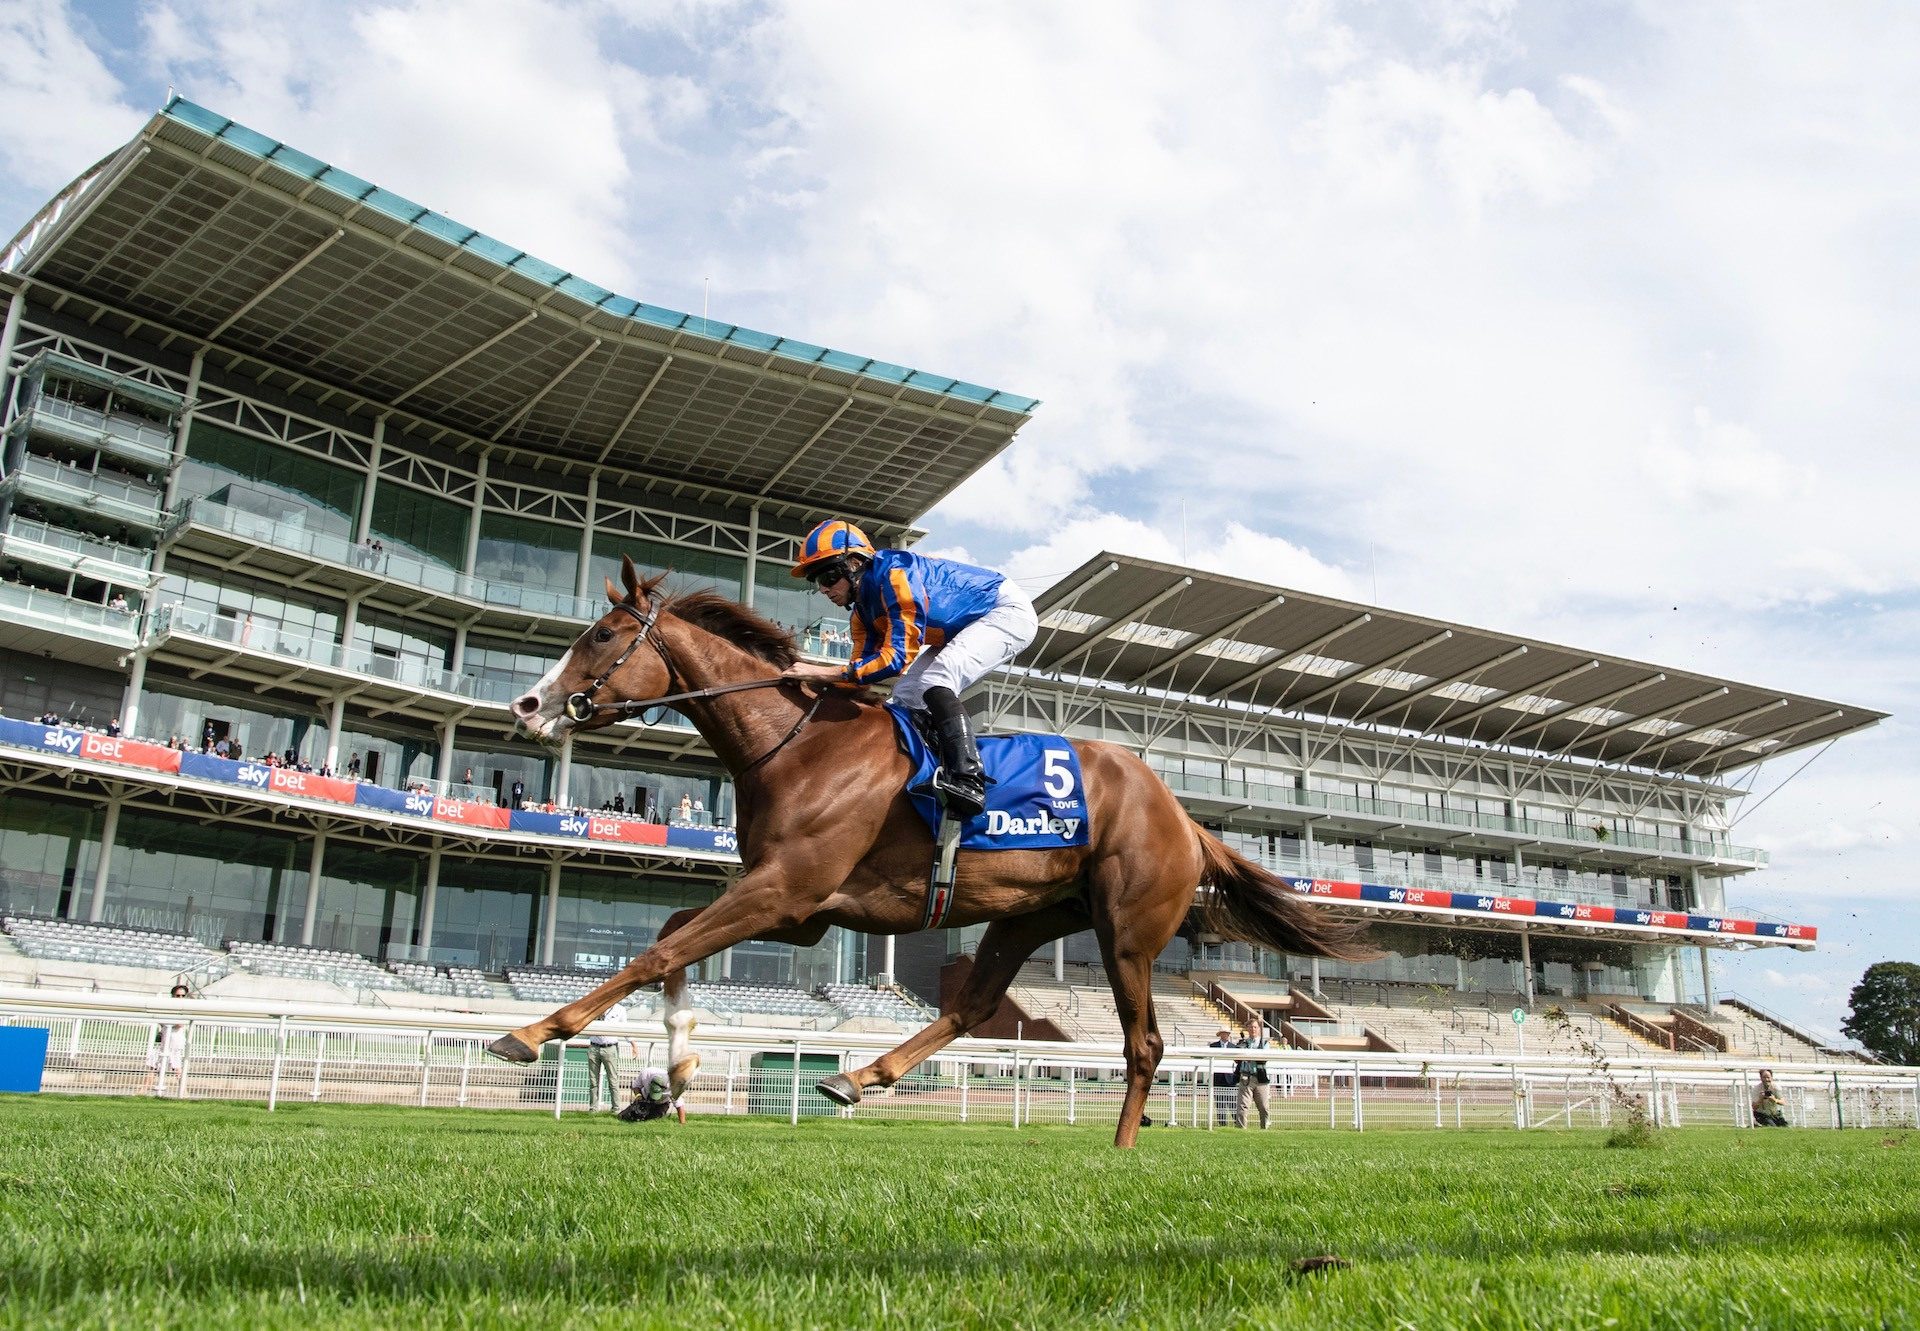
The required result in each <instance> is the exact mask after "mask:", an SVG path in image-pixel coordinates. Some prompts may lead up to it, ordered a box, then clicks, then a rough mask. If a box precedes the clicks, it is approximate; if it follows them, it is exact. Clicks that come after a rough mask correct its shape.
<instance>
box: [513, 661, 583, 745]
mask: <svg viewBox="0 0 1920 1331" xmlns="http://www.w3.org/2000/svg"><path fill="white" fill-rule="evenodd" d="M572 660H573V648H571V647H569V648H567V650H566V653H565V654H564V655H563V656H561V658H560V659H559V660H558V661H555V662H554V663H553V668H552V669H550V670H549V671H547V673H546V674H544V675H542V676H540V680H539V682H538V683H537V684H535V685H534V686H533V687H532V688H531V689H528V690H527V692H528V693H529V694H530V695H531V696H532V697H533V698H534V699H535V700H536V701H537V702H538V703H539V704H540V707H539V710H538V711H536V712H534V714H533V715H532V716H523V717H521V718H520V724H521V725H522V726H524V727H526V731H527V733H528V734H529V735H532V736H533V737H534V738H535V739H545V738H547V737H548V736H549V735H552V734H553V733H554V730H555V727H556V726H557V725H558V723H559V721H560V719H561V718H562V717H563V716H565V715H566V705H567V699H566V695H564V694H562V693H560V692H559V691H558V689H557V688H556V687H555V686H556V685H557V684H558V683H559V682H560V680H561V679H562V678H563V677H564V676H565V675H566V673H567V664H568V663H569V662H570V661H572Z"/></svg>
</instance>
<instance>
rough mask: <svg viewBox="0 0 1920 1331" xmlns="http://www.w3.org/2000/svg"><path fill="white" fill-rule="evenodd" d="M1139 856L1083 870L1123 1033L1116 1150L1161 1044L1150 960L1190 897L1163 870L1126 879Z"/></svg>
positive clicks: (1133, 1124)
mask: <svg viewBox="0 0 1920 1331" xmlns="http://www.w3.org/2000/svg"><path fill="white" fill-rule="evenodd" d="M1141 862H1142V861H1141V860H1140V858H1139V857H1136V856H1125V855H1113V856H1108V857H1106V858H1104V859H1102V860H1100V861H1098V862H1097V863H1095V864H1094V865H1093V866H1092V868H1091V869H1090V870H1089V871H1088V875H1087V877H1088V882H1089V891H1088V893H1087V899H1088V904H1089V905H1091V906H1092V908H1093V932H1094V937H1096V938H1098V939H1099V940H1100V957H1101V960H1102V961H1104V962H1105V963H1106V966H1107V982H1108V983H1109V984H1111V985H1112V986H1113V1005H1114V1007H1115V1008H1116V1009H1117V1010H1118V1012H1119V1014H1120V1029H1121V1031H1122V1033H1123V1034H1124V1036H1125V1039H1126V1049H1125V1054H1126V1059H1127V1097H1126V1099H1125V1100H1124V1101H1123V1102H1122V1103H1121V1106H1120V1126H1119V1128H1118V1129H1117V1130H1116V1131H1115V1133H1114V1137H1113V1144H1114V1145H1115V1146H1118V1147H1120V1148H1121V1149H1122V1150H1125V1149H1127V1148H1129V1147H1131V1146H1132V1145H1133V1143H1134V1140H1135V1138H1137V1137H1138V1136H1139V1135H1140V1116H1141V1115H1142V1114H1144V1113H1145V1112H1146V1108H1147V1094H1148V1092H1150V1091H1151V1090H1152V1089H1153V1074H1154V1073H1155V1072H1157V1071H1158V1070H1159V1067H1160V1055H1161V1054H1162V1053H1163V1052H1165V1048H1166V1046H1165V1044H1164V1042H1163V1041H1162V1040H1161V1039H1160V1023H1159V1021H1158V1019H1157V1018H1156V1017H1155V1016H1154V1012H1153V961H1154V958H1155V957H1157V956H1159V955H1160V953H1161V950H1162V949H1164V948H1165V947H1166V945H1167V944H1168V942H1169V941H1171V940H1172V938H1173V935H1174V932H1175V930H1177V929H1178V928H1179V927H1180V920H1181V917H1182V916H1183V915H1185V913H1186V908H1187V904H1188V902H1190V901H1191V900H1192V895H1191V893H1190V892H1186V891H1178V890H1170V889H1175V888H1178V887H1179V886H1180V883H1179V882H1177V881H1169V880H1168V879H1167V878H1166V877H1164V876H1163V877H1162V878H1159V879H1156V878H1154V877H1152V876H1150V875H1141V874H1138V873H1136V874H1135V875H1134V876H1131V877H1130V876H1129V873H1128V871H1129V869H1130V868H1136V867H1137V866H1138V865H1139V864H1140V863H1141ZM1176 872H1177V871H1176Z"/></svg>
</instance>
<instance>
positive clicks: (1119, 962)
mask: <svg viewBox="0 0 1920 1331" xmlns="http://www.w3.org/2000/svg"><path fill="white" fill-rule="evenodd" d="M620 574H621V579H622V581H623V582H624V583H625V592H624V595H623V594H622V592H621V590H620V589H619V588H616V587H615V586H614V585H613V583H612V582H611V581H609V582H608V583H607V597H608V600H609V601H611V602H612V604H613V608H612V609H611V610H609V611H608V612H607V614H605V615H603V616H602V617H601V618H600V620H599V621H598V622H597V623H595V624H594V625H593V626H592V627H591V628H589V629H587V631H586V632H585V633H583V634H581V635H580V637H579V639H578V640H577V641H575V642H574V644H573V646H572V647H571V648H570V649H569V650H568V651H567V654H566V655H565V656H563V657H561V658H560V661H559V662H558V664H556V665H555V666H554V667H553V668H552V669H551V670H549V671H548V672H547V673H546V675H545V677H544V678H542V679H541V680H540V682H539V683H538V684H536V685H534V686H533V689H532V691H531V692H529V693H528V694H527V695H526V696H525V697H522V698H520V699H518V700H517V701H515V702H514V704H513V711H514V714H515V716H516V717H517V718H518V719H519V723H520V725H521V726H522V727H523V728H524V729H525V730H526V731H527V732H528V733H529V734H531V735H532V736H534V737H535V738H537V739H539V740H541V741H542V742H545V743H554V742H557V741H558V740H560V739H561V738H563V737H564V736H566V735H567V734H569V733H571V732H572V731H576V730H591V729H595V728H597V727H599V726H604V725H608V724H611V723H612V722H613V721H616V720H618V719H619V718H620V717H621V716H623V715H626V714H628V713H630V712H632V711H634V710H636V707H635V704H639V703H644V702H646V701H648V700H651V699H659V698H669V699H671V698H676V697H677V698H679V701H677V702H673V703H672V705H673V706H674V707H675V709H676V710H678V711H680V712H681V713H683V714H684V715H685V716H686V717H687V718H688V719H689V720H690V721H692V722H693V724H694V726H695V727H696V728H697V729H698V730H699V732H700V734H701V736H702V737H704V738H705V740H706V741H707V743H708V744H709V745H711V746H712V748H713V751H714V753H715V754H716V755H717V756H718V757H719V759H720V761H721V762H722V763H724V764H725V765H726V767H727V770H728V771H729V772H730V773H731V774H732V775H733V778H734V782H735V793H734V799H735V808H736V811H737V824H738V839H739V850H740V860H741V864H742V869H743V871H742V872H741V873H740V875H739V876H738V877H737V878H735V879H734V880H733V881H732V883H731V884H730V885H729V886H728V887H727V888H726V890H725V891H724V892H722V893H721V894H720V896H719V897H717V898H716V899H715V900H714V901H712V902H711V903H710V904H708V905H706V906H704V907H701V908H699V909H696V910H686V911H681V912H679V913H677V914H675V915H674V916H672V917H671V918H670V919H669V920H668V921H667V922H666V924H665V926H664V927H663V928H662V929H661V931H660V936H659V938H658V939H657V940H656V941H655V942H654V944H653V946H651V947H649V948H647V949H646V950H645V951H644V952H642V953H641V954H640V955H639V956H637V957H635V958H633V960H632V961H630V962H628V963H627V965H626V967H625V968H624V969H622V970H621V971H620V972H619V973H618V974H616V975H615V976H614V977H613V978H612V979H610V980H608V981H607V982H606V983H605V984H602V985H601V986H599V987H598V988H597V989H594V990H593V991H592V992H591V993H589V994H587V995H586V996H585V997H583V998H580V999H578V1000H576V1001H575V1002H572V1003H569V1004H567V1005H566V1006H565V1007H563V1008H560V1009H559V1010H558V1011H556V1012H554V1013H552V1014H551V1015H549V1016H547V1017H545V1018H543V1019H541V1020H539V1021H536V1022H532V1023H530V1024H528V1025H526V1026H522V1027H521V1028H520V1029H519V1030H516V1031H514V1032H513V1033H512V1034H510V1035H504V1036H501V1037H500V1038H499V1039H498V1040H495V1041H494V1042H493V1043H492V1044H491V1045H489V1046H488V1048H489V1050H490V1051H491V1052H492V1053H494V1054H496V1055H498V1056H500V1057H501V1058H505V1059H509V1060H511V1061H513V1062H519V1063H531V1062H533V1061H534V1060H535V1059H536V1058H537V1057H538V1054H537V1050H538V1049H539V1047H540V1045H541V1044H542V1043H543V1042H545V1041H547V1040H557V1039H565V1038H567V1037H569V1036H572V1035H574V1034H576V1033H577V1032H579V1031H580V1030H582V1029H583V1028H585V1027H586V1026H587V1024H588V1023H590V1022H592V1021H594V1020H596V1019H597V1018H598V1017H600V1016H601V1014H603V1013H605V1012H606V1011H607V1009H609V1008H611V1007H612V1006H613V1005H614V1004H615V1003H618V1002H619V1001H620V1000H621V999H623V998H625V997H626V996H627V995H629V994H631V993H633V992H634V991H635V990H636V989H639V988H640V987H641V986H642V985H646V984H650V983H652V982H654V981H656V980H662V981H665V982H666V993H667V999H668V1003H669V1013H668V1018H667V1021H668V1031H669V1035H670V1039H669V1046H668V1049H669V1054H668V1057H669V1062H670V1064H671V1065H672V1066H671V1067H670V1069H669V1071H670V1075H671V1076H672V1077H673V1080H674V1081H675V1083H676V1085H675V1093H676V1094H677V1093H678V1091H679V1089H680V1086H681V1085H682V1084H684V1082H685V1081H686V1080H687V1079H688V1078H689V1077H690V1076H691V1072H692V1068H693V1067H694V1066H695V1065H697V1061H698V1060H697V1059H695V1058H693V1057H692V1056H691V1055H690V1054H689V1051H688V1049H687V1030H688V1028H689V1027H690V1025H691V1018H690V1016H689V1014H688V1012H687V1010H686V1006H687V1005H686V994H685V971H686V968H687V967H689V966H692V965H694V964H696V963H698V962H700V961H702V960H704V959H705V958H707V957H710V956H713V955H714V954H715V953H717V952H720V951H721V950H722V949H725V948H728V947H732V946H733V945H735V944H737V943H744V942H746V941H748V940H750V939H762V940H770V941H776V942H786V943H792V944H795V945H797V946H802V947H805V946H810V945H812V944H814V943H817V942H819V941H820V939H821V937H822V936H823V935H824V934H825V933H826V931H827V929H828V927H829V926H832V925H839V926H841V927H842V928H846V929H852V930H856V931H858V932H860V933H868V934H899V933H911V932H913V931H915V930H917V929H918V928H920V922H921V914H922V907H923V903H924V901H925V893H926V885H927V875H928V871H929V869H930V867H931V865H932V862H933V854H934V843H933V837H932V835H931V834H930V833H929V832H928V830H927V825H926V823H925V822H924V821H922V819H921V817H920V815H919V814H918V813H916V812H915V811H914V809H913V806H912V804H911V803H909V801H908V798H907V795H906V793H905V786H906V783H907V780H908V777H909V769H908V764H907V759H906V757H905V756H904V755H903V754H902V753H901V752H900V749H899V746H898V745H897V744H896V743H895V739H894V728H893V721H892V719H891V718H890V717H889V715H888V714H887V712H886V711H885V710H884V709H882V708H880V707H878V706H875V705H873V702H872V699H871V698H870V696H867V695H864V694H863V695H854V694H850V693H848V692H846V691H845V690H843V689H839V688H834V687H828V688H826V689H824V690H820V691H816V690H815V689H814V687H813V686H811V685H805V684H800V683H796V682H792V681H780V680H777V679H773V678H770V677H772V676H777V675H778V673H779V671H780V670H782V669H784V668H785V667H786V666H788V665H791V664H792V663H793V661H794V660H795V650H794V645H793V640H792V638H791V637H790V636H789V635H788V634H787V633H786V632H784V631H783V630H782V629H780V628H779V627H778V626H777V625H775V624H773V623H772V622H771V621H769V620H767V619H765V618H763V617H761V616H760V615H758V614H756V613H754V612H753V611H752V610H749V609H747V608H745V607H743V606H738V605H735V604H733V603H732V602H730V601H727V600H725V599H723V598H722V597H720V596H719V595H717V594H715V593H713V592H710V591H699V592H693V593H690V594H687V595H682V596H678V597H673V598H668V597H667V596H665V595H664V594H662V593H661V592H659V590H658V588H659V584H660V582H661V580H662V578H663V577H664V576H665V575H661V576H659V577H654V578H650V579H648V580H646V581H644V582H642V581H641V580H640V579H639V577H638V576H637V575H636V573H635V571H634V566H633V561H632V560H630V559H623V560H622V561H621V569H620ZM756 685H764V687H756ZM729 686H734V687H729ZM742 686H744V687H742ZM686 695H693V696H686ZM1074 747H1075V748H1076V749H1077V750H1078V752H1079V755H1080V765H1081V773H1082V777H1083V780H1084V783H1085V790H1084V796H1085V799H1086V802H1087V810H1088V818H1089V820H1090V832H1091V835H1090V841H1089V844H1087V845H1085V846H1077V847H1073V848H1070V849H1059V850H1002V851H962V852H961V853H960V856H959V861H958V866H957V868H958V872H957V876H956V878H955V900H954V904H953V908H952V913H951V914H950V915H949V916H948V917H947V920H946V927H948V928H958V927H960V926H962V925H968V924H976V923H980V922H983V921H985V922H987V929H986V932H985V934H984V936H983V937H982V938H981V940H980V946H979V951H978V955H977V956H976V958H975V963H974V967H973V971H972V973H971V974H970V975H969V976H968V978H967V981H966V983H965V985H964V986H962V988H961V990H960V993H959V995H958V998H957V999H956V1001H955V1002H954V1004H953V1006H952V1010H950V1011H948V1012H946V1013H945V1014H943V1015H942V1016H941V1017H940V1018H939V1019H938V1020H936V1021H934V1022H932V1023H931V1024H930V1025H928V1026H927V1027H925V1028H924V1029H923V1030H921V1031H919V1032H918V1033H917V1034H915V1035H913V1036H912V1037H911V1038H909V1039H908V1040H906V1041H905V1042H904V1043H902V1044H901V1045H900V1046H898V1047H897V1048H895V1049H893V1050H890V1051H889V1052H888V1053H886V1054H884V1055H882V1056H881V1057H880V1058H878V1059H876V1060H875V1061H874V1062H872V1063H870V1064H868V1065H867V1066H865V1067H863V1068H860V1069H858V1070H856V1071H853V1072H849V1073H844V1074H839V1075H836V1076H833V1077H829V1078H827V1079H826V1080H825V1081H823V1082H821V1083H820V1090H821V1092H822V1093H823V1094H825V1095H827V1096H829V1097H830V1098H832V1099H834V1100H836V1101H838V1102H840V1103H841V1104H852V1103H854V1102H855V1101H857V1100H859V1099H860V1096H861V1093H862V1092H863V1091H865V1090H867V1089H869V1088H872V1087H876V1086H880V1087H885V1086H891V1085H893V1084H894V1083H895V1082H896V1081H898V1080H899V1079H900V1078H901V1077H902V1076H904V1075H905V1074H906V1073H907V1072H909V1071H911V1070H912V1069H913V1068H914V1067H915V1066H916V1065H918V1064H919V1063H920V1062H921V1061H922V1060H924V1059H926V1058H928V1057H929V1056H931V1055H932V1054H933V1053H935V1052H936V1051H938V1050H939V1049H942V1048H944V1047H945V1046H946V1045H947V1044H948V1043H949V1042H951V1041H952V1040H954V1039H956V1038H958V1037H959V1036H961V1035H963V1034H965V1033H966V1032H967V1031H968V1030H970V1029H972V1028H973V1027H974V1026H976V1025H978V1024H979V1023H981V1022H983V1021H985V1020H986V1019H987V1018H988V1017H989V1016H991V1015H992V1014H993V1012H994V1010H995V1009H996V1008H997V1007H998V1006H999V1002H1000V997H1001V995H1002V994H1004V993H1005V992H1006V990H1007V986H1008V985H1009V984H1010V983H1011V982H1012V980H1013V977H1014V975H1015V973H1016V972H1017V971H1018V970H1019V968H1020V965H1021V963H1023V962H1024V961H1026V959H1027V958H1028V957H1029V956H1030V955H1031V954H1032V953H1033V951H1034V950H1035V949H1036V948H1038V947H1039V946H1040V945H1041V944H1043V943H1048V942H1051V941H1053V940H1054V939H1057V938H1061V937H1063V936H1065V935H1067V934H1072V933H1077V932H1079V931H1080V930H1083V929H1086V928H1088V927H1091V928H1092V929H1093V931H1094V934H1095V936H1096V937H1097V938H1098V940H1099V944H1100V955H1101V957H1102V959H1103V960H1104V961H1105V963H1106V969H1107V975H1108V978H1109V980H1110V982H1111V983H1112V985H1113V998H1114V1003H1115V1005H1116V1006H1117V1008H1118V1009H1119V1015H1120V1023H1121V1026H1122V1028H1123V1030H1124V1033H1125V1039H1126V1051H1125V1052H1126V1068H1127V1092H1126V1099H1125V1101H1124V1102H1123V1104H1122V1107H1121V1110H1120V1126H1119V1130H1118V1132H1117V1133H1116V1134H1115V1137H1114V1144H1115V1145H1116V1146H1120V1147H1129V1146H1132V1145H1133V1143H1134V1139H1135V1136H1136V1135H1137V1134H1138V1132H1139V1128H1140V1116H1141V1113H1142V1111H1143V1110H1144V1108H1145V1106H1146V1100H1147V1093H1148V1091H1149V1089H1150V1088H1151V1086H1152V1083H1153V1077H1154V1072H1155V1069H1156V1068H1157V1067H1158V1066H1159V1063H1160V1055H1161V1051H1162V1043H1161V1039H1160V1033H1159V1030H1158V1027H1157V1024H1156V1023H1155V1020H1154V1012H1153V996H1152V993H1151V980H1152V970H1153V961H1154V958H1155V957H1157V956H1159V955H1160V952H1161V951H1162V949H1164V948H1165V947H1166V946H1167V944H1168V942H1169V941H1171V940H1172V938H1173V936H1174V935H1175V933H1177V932H1178V931H1179V930H1180V929H1181V927H1182V924H1183V923H1184V922H1185V920H1186V919H1187V916H1188V912H1189V910H1190V908H1191V907H1192V906H1193V905H1194V898H1195V892H1196V889H1197V887H1198V885H1199V884H1201V883H1208V884H1211V887H1212V890H1211V891H1210V892H1209V893H1207V894H1206V895H1205V896H1204V897H1203V898H1202V900H1201V907H1202V915H1203V918H1204V920H1205V922H1206V924H1207V927H1209V928H1211V929H1213V930H1215V931H1217V932H1219V933H1222V934H1225V935H1227V936H1230V937H1233V938H1238V939H1241V940H1243V941H1246V942H1251V943H1258V944H1260V945H1261V946H1263V947H1269V948H1273V949H1275V950H1276V951H1282V952H1289V953H1293V954H1295V955H1304V956H1323V957H1348V958H1355V957H1364V956H1369V955H1372V953H1370V952H1369V951H1368V950H1367V949H1365V948H1364V947H1362V946H1360V945H1359V943H1358V941H1357V939H1358V933H1359V931H1358V930H1357V929H1356V928H1355V927H1353V926H1349V925H1344V924H1339V923H1336V922H1334V921H1332V920H1329V919H1327V918H1325V917H1324V916H1322V915H1321V914H1320V912H1319V911H1318V909H1317V908H1315V907H1313V906H1311V905H1309V904H1307V903H1306V902H1305V901H1303V900H1301V899H1300V898H1299V897H1298V896H1297V895H1296V894H1295V893H1294V892H1293V891H1292V890H1291V889H1290V888H1289V887H1288V886H1287V884H1286V883H1285V882H1283V881H1282V880H1280V879H1279V878H1276V877H1275V876H1274V875H1273V874H1270V873H1268V872H1267V871H1266V870H1264V869H1262V868H1260V867H1259V866H1258V865H1256V864H1254V863H1252V862H1251V861H1250V860H1248V859H1246V858H1245V857H1244V856H1242V855H1240V854H1239V853H1238V852H1236V851H1234V850H1232V849H1231V848H1229V847H1228V846H1226V845H1224V844H1222V843H1221V842H1220V840H1219V839H1218V838H1216V837H1215V836H1213V835H1212V834H1211V833H1209V832H1207V831H1205V830H1204V829H1202V828H1201V827H1200V826H1199V825H1198V824H1196V823H1195V822H1194V821H1193V820H1192V819H1191V818H1190V817H1188V815H1187V812H1186V810H1185V809H1183V808H1182V807H1181V806H1180V803H1179V801H1177V800H1176V799H1175V798H1174V797H1173V794H1172V792H1171V791H1169V790H1168V789H1167V787H1166V784H1165V783H1164V782H1162V781H1161V780H1160V778H1159V777H1157V776H1155V775H1154V773H1153V772H1152V771H1151V770H1150V769H1149V768H1148V767H1147V765H1146V764H1145V763H1143V762H1142V761H1141V760H1140V759H1139V758H1137V757H1135V756H1134V755H1133V754H1131V753H1129V752H1128V751H1127V750H1125V749H1122V748H1119V747H1117V746H1115V745H1112V744H1103V743H1097V742H1093V741H1087V742H1081V743H1077V744H1076V745H1075V746H1074Z"/></svg>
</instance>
